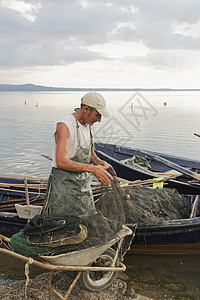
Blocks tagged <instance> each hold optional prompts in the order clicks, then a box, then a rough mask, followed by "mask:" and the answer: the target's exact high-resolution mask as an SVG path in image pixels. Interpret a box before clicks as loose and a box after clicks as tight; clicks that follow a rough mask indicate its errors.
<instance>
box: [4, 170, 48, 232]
mask: <svg viewBox="0 0 200 300" xmlns="http://www.w3.org/2000/svg"><path fill="white" fill-rule="evenodd" d="M26 179H27V183H28V198H29V205H35V206H39V205H43V202H44V196H45V194H46V185H47V178H36V177H27V178H26ZM15 204H18V205H24V206H25V205H27V194H26V189H25V178H24V177H23V176H15V175H0V232H2V233H7V234H12V233H16V232H18V231H20V230H21V229H22V228H23V227H24V225H25V224H26V223H27V219H24V218H20V217H19V216H18V214H17V212H16V209H15Z"/></svg>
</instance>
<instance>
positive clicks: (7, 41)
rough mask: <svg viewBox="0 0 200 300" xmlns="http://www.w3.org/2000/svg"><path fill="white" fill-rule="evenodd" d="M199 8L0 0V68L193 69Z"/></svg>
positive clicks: (186, 1)
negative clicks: (70, 66)
mask: <svg viewBox="0 0 200 300" xmlns="http://www.w3.org/2000/svg"><path fill="white" fill-rule="evenodd" d="M199 11H200V1H199V0H181V1H180V0H173V1H169V0H162V1H161V0H151V1H148V0H115V1H114V0H101V1H98V0H79V1H78V0H67V1H66V0H59V1H55V0H40V1H35V0H20V1H17V0H0V39H1V43H0V68H2V69H3V70H5V69H6V68H8V69H9V70H11V69H12V68H15V70H16V69H17V68H18V69H20V68H24V67H26V68H31V67H32V68H34V70H35V69H36V68H37V67H38V66H40V67H48V66H49V67H51V66H58V67H60V66H63V67H64V68H65V67H66V66H69V65H71V64H73V65H74V68H75V69H76V66H78V65H79V64H80V65H81V66H83V64H85V65H84V66H83V69H84V70H85V69H87V67H91V66H92V64H93V65H95V67H96V73H98V72H99V73H100V77H101V78H102V72H103V70H104V71H105V70H107V71H108V73H109V72H110V68H111V69H112V65H113V66H114V67H113V69H112V72H114V76H115V75H116V73H117V72H119V73H118V74H119V76H122V72H121V70H120V71H119V69H120V67H121V66H122V65H123V68H124V70H129V71H130V68H133V69H134V70H135V69H137V71H138V68H139V67H141V66H142V68H144V67H146V68H147V69H148V70H149V68H151V69H152V70H162V69H167V68H168V69H169V70H172V69H174V70H175V71H176V70H177V69H178V68H180V69H183V68H186V69H187V68H190V67H194V68H195V63H196V62H197V60H199V54H198V51H199V50H200V15H199ZM108 62H109V64H108ZM100 64H102V65H103V66H104V67H103V68H101V67H100ZM126 64H130V65H128V66H126ZM75 65H76V66H75ZM97 66H99V67H97ZM108 66H109V67H108ZM119 76H118V75H117V76H116V78H119Z"/></svg>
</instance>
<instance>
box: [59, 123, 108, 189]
mask: <svg viewBox="0 0 200 300" xmlns="http://www.w3.org/2000/svg"><path fill="white" fill-rule="evenodd" d="M69 136H70V132H69V129H68V127H67V126H66V124H64V123H59V124H58V125H57V131H56V135H55V139H56V144H57V147H56V164H57V167H58V168H60V169H62V170H66V171H70V172H89V173H92V174H94V175H95V176H96V177H97V178H98V179H99V180H100V181H101V182H102V183H103V184H110V183H111V180H112V179H113V177H112V176H111V175H110V174H109V173H108V172H107V171H106V168H107V167H106V166H105V165H100V164H97V165H91V164H84V163H79V162H76V161H73V160H71V159H67V158H66V155H67V152H68V139H69ZM93 156H94V154H92V157H93ZM96 157H97V156H96ZM93 158H94V157H93Z"/></svg>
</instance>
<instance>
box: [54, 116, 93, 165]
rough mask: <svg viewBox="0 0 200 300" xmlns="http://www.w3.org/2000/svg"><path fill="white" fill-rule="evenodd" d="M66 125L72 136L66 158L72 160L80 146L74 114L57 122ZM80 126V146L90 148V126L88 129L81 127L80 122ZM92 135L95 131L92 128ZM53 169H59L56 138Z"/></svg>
mask: <svg viewBox="0 0 200 300" xmlns="http://www.w3.org/2000/svg"><path fill="white" fill-rule="evenodd" d="M59 123H64V124H66V126H67V127H68V129H69V132H70V136H69V140H68V153H67V155H66V158H68V159H70V158H72V157H73V156H74V155H75V154H76V148H77V146H78V137H77V125H76V118H75V117H74V116H73V115H72V114H68V115H66V116H65V117H64V118H63V119H62V120H61V121H59V122H57V124H59ZM78 125H79V128H78V130H79V136H80V145H81V147H83V148H87V147H89V146H90V128H89V125H87V126H86V127H85V126H83V125H81V123H80V122H79V121H78ZM91 131H92V134H93V130H92V128H91ZM51 165H52V167H54V168H57V165H56V142H55V136H54V143H53V155H52V164H51Z"/></svg>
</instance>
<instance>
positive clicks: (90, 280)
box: [79, 248, 117, 292]
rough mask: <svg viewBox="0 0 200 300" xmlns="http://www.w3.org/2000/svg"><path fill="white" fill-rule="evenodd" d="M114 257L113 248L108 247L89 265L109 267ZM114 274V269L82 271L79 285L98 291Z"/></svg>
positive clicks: (108, 283) (88, 289)
mask: <svg viewBox="0 0 200 300" xmlns="http://www.w3.org/2000/svg"><path fill="white" fill-rule="evenodd" d="M114 257H115V250H114V249H112V248H108V249H107V250H106V251H104V252H103V253H102V254H101V255H100V256H99V257H98V258H97V259H96V260H95V261H94V262H93V263H92V264H91V267H109V266H111V264H112V262H113V260H114ZM116 275H117V272H116V271H84V272H83V273H82V275H81V277H80V279H79V285H80V287H81V288H83V289H85V290H87V291H91V292H98V291H101V290H104V289H106V288H107V287H108V286H109V285H110V284H111V283H112V282H113V281H114V279H115V278H116Z"/></svg>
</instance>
